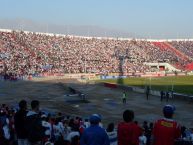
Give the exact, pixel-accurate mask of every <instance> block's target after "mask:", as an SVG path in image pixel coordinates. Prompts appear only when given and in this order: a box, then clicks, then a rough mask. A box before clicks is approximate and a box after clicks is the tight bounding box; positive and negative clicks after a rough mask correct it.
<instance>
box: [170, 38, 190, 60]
mask: <svg viewBox="0 0 193 145" xmlns="http://www.w3.org/2000/svg"><path fill="white" fill-rule="evenodd" d="M170 44H171V45H172V46H174V47H175V48H177V49H178V50H180V51H181V52H183V53H185V54H186V55H187V56H189V57H190V58H192V59H193V41H178V42H177V41H173V42H170Z"/></svg>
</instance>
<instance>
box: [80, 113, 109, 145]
mask: <svg viewBox="0 0 193 145" xmlns="http://www.w3.org/2000/svg"><path fill="white" fill-rule="evenodd" d="M100 121H101V118H100V116H99V115H98V114H93V115H92V116H91V117H90V123H91V126H90V127H88V128H87V129H85V130H84V132H83V134H82V136H81V138H80V145H110V141H109V137H108V135H107V133H106V131H105V129H103V128H101V127H100V126H99V122H100Z"/></svg>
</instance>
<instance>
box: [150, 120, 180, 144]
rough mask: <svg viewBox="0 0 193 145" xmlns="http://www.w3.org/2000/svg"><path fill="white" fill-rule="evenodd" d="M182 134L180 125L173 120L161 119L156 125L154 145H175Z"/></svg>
mask: <svg viewBox="0 0 193 145" xmlns="http://www.w3.org/2000/svg"><path fill="white" fill-rule="evenodd" d="M180 134H181V131H180V125H179V124H178V123H177V122H176V121H174V120H172V119H166V118H164V119H159V120H157V121H156V122H155V124H154V129H153V138H154V145H174V141H175V139H177V138H179V137H180Z"/></svg>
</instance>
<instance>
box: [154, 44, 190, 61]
mask: <svg viewBox="0 0 193 145" xmlns="http://www.w3.org/2000/svg"><path fill="white" fill-rule="evenodd" d="M152 43H153V44H154V45H155V46H156V47H158V48H160V49H161V50H163V51H164V50H167V49H169V50H171V51H172V52H174V53H175V54H176V55H177V56H179V57H180V58H182V59H183V60H184V61H187V60H189V57H188V56H187V55H185V54H184V53H182V52H181V51H179V50H178V49H176V48H175V47H173V46H172V45H170V44H169V43H167V42H152Z"/></svg>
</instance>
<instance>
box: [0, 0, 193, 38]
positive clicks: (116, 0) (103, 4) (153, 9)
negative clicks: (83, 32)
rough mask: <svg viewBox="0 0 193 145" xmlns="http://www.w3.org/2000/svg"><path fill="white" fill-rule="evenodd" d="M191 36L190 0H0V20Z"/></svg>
mask: <svg viewBox="0 0 193 145" xmlns="http://www.w3.org/2000/svg"><path fill="white" fill-rule="evenodd" d="M15 18H19V19H28V20H32V21H36V22H41V23H52V24H60V25H78V26H79V25H94V26H100V27H104V28H109V29H116V30H121V31H125V32H129V33H135V34H136V35H140V36H144V37H147V36H148V37H149V36H151V37H159V36H165V37H173V38H177V37H187V38H193V0H0V19H15Z"/></svg>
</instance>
